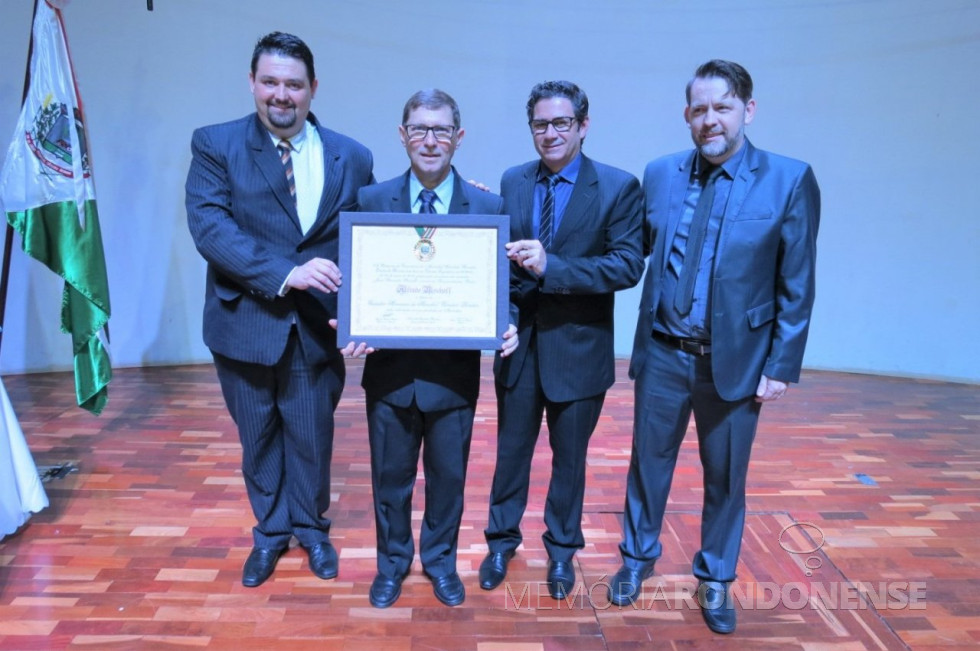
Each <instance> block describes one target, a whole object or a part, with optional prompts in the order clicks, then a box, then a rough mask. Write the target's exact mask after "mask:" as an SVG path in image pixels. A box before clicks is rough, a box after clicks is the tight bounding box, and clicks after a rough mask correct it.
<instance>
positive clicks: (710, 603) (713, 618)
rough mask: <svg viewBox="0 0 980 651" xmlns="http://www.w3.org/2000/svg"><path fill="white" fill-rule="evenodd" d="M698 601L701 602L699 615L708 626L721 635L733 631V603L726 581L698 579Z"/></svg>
mask: <svg viewBox="0 0 980 651" xmlns="http://www.w3.org/2000/svg"><path fill="white" fill-rule="evenodd" d="M698 603H699V604H701V617H703V618H704V623H705V624H707V625H708V628H710V629H711V630H712V631H714V632H715V633H721V634H722V635H727V634H728V633H732V632H734V631H735V604H734V603H732V597H731V595H730V594H729V592H728V584H727V583H720V582H718V581H700V582H699V583H698Z"/></svg>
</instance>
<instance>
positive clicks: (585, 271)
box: [494, 155, 643, 402]
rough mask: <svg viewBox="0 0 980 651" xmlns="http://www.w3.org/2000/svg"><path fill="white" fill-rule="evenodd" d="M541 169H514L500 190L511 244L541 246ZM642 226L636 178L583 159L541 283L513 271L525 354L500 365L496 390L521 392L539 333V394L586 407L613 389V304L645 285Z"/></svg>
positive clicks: (501, 360) (514, 267) (527, 273)
mask: <svg viewBox="0 0 980 651" xmlns="http://www.w3.org/2000/svg"><path fill="white" fill-rule="evenodd" d="M538 165H539V161H537V160H535V161H532V162H529V163H525V164H523V165H518V166H516V167H512V168H510V169H509V170H507V171H506V172H504V175H503V178H502V179H501V181H500V194H501V195H502V196H503V197H504V203H505V205H506V208H507V211H508V212H509V213H510V215H511V219H510V230H511V241H516V240H521V239H535V236H534V222H533V218H534V185H535V183H536V182H537V174H538ZM642 222H643V209H642V192H641V190H640V183H639V181H637V179H636V177H634V176H633V175H632V174H629V173H627V172H624V171H623V170H620V169H616V168H615V167H610V166H608V165H603V164H602V163H597V162H595V161H593V160H591V159H590V158H588V157H586V156H585V155H583V156H582V166H581V168H580V169H579V175H578V179H577V180H576V182H575V187H574V188H573V190H572V195H571V198H570V199H569V202H568V207H567V208H566V209H565V213H564V215H563V216H562V218H561V222H560V224H559V227H558V230H557V231H556V232H555V236H554V239H553V241H552V250H551V251H550V252H548V254H547V268H546V269H545V273H544V275H543V276H542V277H541V278H538V277H537V276H535V275H534V274H533V273H532V272H530V271H528V270H525V269H523V268H521V267H519V266H517V265H516V264H515V263H512V264H511V270H512V273H511V277H512V281H511V302H512V303H513V304H514V305H515V306H516V308H517V312H518V314H517V316H516V318H517V321H515V322H516V323H517V324H518V336H519V337H520V341H521V345H520V346H518V348H517V350H515V351H514V353H513V354H512V355H510V356H509V357H501V356H500V355H499V354H498V355H497V358H496V360H495V363H494V372H495V374H496V378H497V382H499V383H500V384H502V385H503V386H505V387H511V386H513V385H514V383H515V382H517V379H518V377H519V376H520V373H521V370H522V368H523V366H524V361H525V359H526V357H527V350H528V348H527V345H526V342H529V341H530V340H531V330H532V328H534V329H536V346H537V355H538V365H539V366H538V368H539V374H540V377H541V386H542V389H543V390H544V394H545V396H547V398H548V399H549V400H552V401H556V402H566V401H569V400H579V399H582V398H588V397H591V396H595V395H598V394H600V393H602V392H604V391H606V390H607V389H608V388H609V387H610V386H612V384H613V382H614V381H615V359H614V353H613V296H614V292H615V291H616V290H619V289H626V288H628V287H632V286H633V285H635V284H636V283H637V282H638V281H639V280H640V277H641V276H642V275H643V253H642ZM512 318H513V315H512Z"/></svg>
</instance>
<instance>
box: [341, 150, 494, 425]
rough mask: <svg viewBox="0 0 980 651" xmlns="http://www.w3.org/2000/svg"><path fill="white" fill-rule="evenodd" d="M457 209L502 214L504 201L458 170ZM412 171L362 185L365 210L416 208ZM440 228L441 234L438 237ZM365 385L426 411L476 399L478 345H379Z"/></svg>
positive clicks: (377, 395)
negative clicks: (451, 347) (437, 347)
mask: <svg viewBox="0 0 980 651" xmlns="http://www.w3.org/2000/svg"><path fill="white" fill-rule="evenodd" d="M453 173H454V177H455V181H454V183H453V198H452V200H451V201H450V204H449V212H450V213H452V214H462V213H472V214H477V215H500V214H503V211H504V201H503V199H501V198H500V197H499V196H498V195H496V194H491V193H489V192H483V191H482V190H478V189H476V188H475V187H473V186H471V185H470V184H469V183H465V182H463V181H462V180H461V177H460V175H459V173H458V172H456V171H455V169H454V170H453ZM408 188H409V172H405V173H404V174H402V175H401V176H397V177H395V178H393V179H391V180H389V181H385V182H384V183H379V184H378V185H372V186H369V187H364V188H361V190H360V192H358V195H357V203H358V205H359V207H360V210H362V211H364V212H397V213H410V212H412V202H413V199H414V198H413V197H410V196H409V190H408ZM438 237H439V235H438V233H437V234H436V238H437V241H438ZM361 386H362V387H364V391H365V393H366V394H367V396H368V398H370V399H372V400H375V399H380V400H384V401H385V402H389V403H391V404H393V405H396V406H398V407H408V406H410V405H411V404H412V398H413V397H414V398H415V400H416V402H417V404H418V406H419V408H420V409H421V410H422V411H438V410H442V409H451V408H455V407H463V406H466V405H470V406H472V405H475V404H476V399H477V396H478V394H479V392H480V351H478V350H387V349H386V350H380V351H378V352H376V353H371V354H370V355H368V356H367V359H366V360H365V361H364V374H363V376H362V378H361Z"/></svg>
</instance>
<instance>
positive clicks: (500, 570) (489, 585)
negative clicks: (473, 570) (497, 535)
mask: <svg viewBox="0 0 980 651" xmlns="http://www.w3.org/2000/svg"><path fill="white" fill-rule="evenodd" d="M512 558H514V550H513V549H512V550H510V551H506V552H490V553H489V554H487V557H486V558H484V559H483V562H482V563H480V587H481V588H483V589H484V590H493V589H494V588H496V587H497V586H498V585H500V584H501V583H503V580H504V577H505V576H507V563H508V562H509V561H510V559H512Z"/></svg>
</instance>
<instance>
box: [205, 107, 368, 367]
mask: <svg viewBox="0 0 980 651" xmlns="http://www.w3.org/2000/svg"><path fill="white" fill-rule="evenodd" d="M309 119H310V121H311V122H313V124H314V125H315V126H316V127H317V130H318V132H319V134H320V139H321V140H322V141H323V167H324V183H323V194H322V196H321V198H320V207H319V210H318V212H317V217H316V221H315V222H314V223H313V225H312V226H311V227H310V230H309V231H308V232H307V233H306V234H305V235H304V234H303V232H302V230H301V228H300V222H299V215H298V214H297V212H296V205H295V202H294V200H293V199H292V197H291V196H290V194H289V187H288V186H287V182H286V176H285V173H284V171H283V166H282V161H281V160H280V158H279V153H278V152H277V151H276V148H275V146H274V145H273V142H272V138H271V137H270V135H269V132H268V130H266V128H265V127H264V126H263V125H262V123H261V122H260V121H259V119H258V116H257V115H256V114H254V113H253V114H251V115H248V116H246V117H244V118H241V119H239V120H235V121H233V122H226V123H224V124H217V125H212V126H208V127H203V128H200V129H197V130H196V131H195V132H194V136H193V138H192V140H191V151H192V152H193V159H192V160H191V167H190V171H189V172H188V175H187V184H186V192H187V199H186V205H187V223H188V226H189V227H190V231H191V236H192V237H193V238H194V243H195V245H196V246H197V250H198V251H200V253H201V255H202V256H203V257H204V259H205V260H206V261H207V263H208V268H207V281H206V287H205V294H204V343H205V344H207V346H208V347H209V348H210V349H211V350H212V351H213V352H215V353H219V354H221V355H223V356H225V357H229V358H232V359H236V360H239V361H243V362H251V363H255V364H266V365H271V364H274V363H275V362H276V361H277V360H278V359H279V358H280V357H281V355H282V352H283V350H284V349H285V347H286V340H287V338H288V336H289V331H290V328H291V325H292V323H293V322H295V323H296V324H297V329H298V333H299V336H300V338H301V342H302V345H303V350H304V352H305V354H306V357H307V359H308V360H309V361H310V362H317V361H324V360H326V359H328V358H331V357H335V356H337V355H338V354H339V353H338V352H337V336H336V333H335V332H334V330H333V329H332V328H331V327H330V326H329V325H328V324H327V320H328V319H330V318H334V317H336V314H337V297H336V294H332V293H331V294H324V293H321V292H318V291H315V290H310V291H296V290H292V291H289V292H288V293H286V295H285V296H281V297H280V296H278V292H279V290H280V288H281V287H282V284H283V282H285V280H286V277H287V276H288V275H289V272H290V271H291V270H292V269H293V267H295V266H297V265H301V264H303V263H305V262H307V261H309V260H310V259H311V258H314V257H321V258H326V259H329V260H333V261H334V262H336V261H337V248H338V242H337V238H338V230H337V229H338V217H337V214H338V213H339V212H340V211H341V210H353V209H354V207H355V205H356V202H357V190H358V188H360V187H361V186H363V185H366V184H369V183H373V182H374V177H373V175H372V172H371V169H372V166H373V161H372V158H371V152H370V151H368V150H367V148H365V147H364V146H363V145H361V144H359V143H357V142H355V141H354V140H351V139H350V138H347V137H346V136H342V135H340V134H339V133H336V132H334V131H331V130H329V129H326V128H324V127H322V126H320V125H319V124H318V123H317V121H316V118H315V117H314V116H313V115H312V114H310V116H309Z"/></svg>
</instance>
